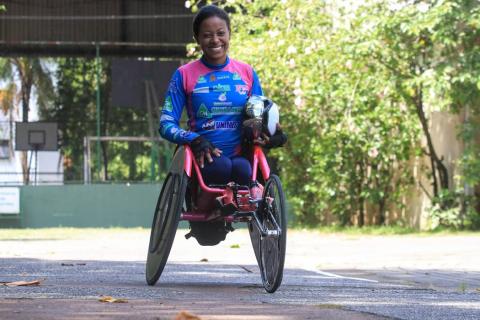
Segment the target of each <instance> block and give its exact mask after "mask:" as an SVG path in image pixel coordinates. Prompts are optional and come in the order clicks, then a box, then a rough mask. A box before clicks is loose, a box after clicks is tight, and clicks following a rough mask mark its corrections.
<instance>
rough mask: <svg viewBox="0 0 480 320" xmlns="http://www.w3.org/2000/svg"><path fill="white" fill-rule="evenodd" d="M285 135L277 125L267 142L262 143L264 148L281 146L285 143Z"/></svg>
mask: <svg viewBox="0 0 480 320" xmlns="http://www.w3.org/2000/svg"><path fill="white" fill-rule="evenodd" d="M287 140H288V138H287V135H286V134H285V133H283V131H282V129H281V128H280V126H278V127H277V131H276V132H275V134H274V135H273V136H271V137H270V138H269V139H268V142H267V143H266V144H265V145H264V148H266V149H273V148H278V147H281V146H283V145H284V144H285V143H287Z"/></svg>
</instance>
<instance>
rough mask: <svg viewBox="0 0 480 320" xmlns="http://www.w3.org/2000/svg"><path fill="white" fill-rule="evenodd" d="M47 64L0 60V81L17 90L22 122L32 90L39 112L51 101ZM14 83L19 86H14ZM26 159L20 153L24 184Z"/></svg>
mask: <svg viewBox="0 0 480 320" xmlns="http://www.w3.org/2000/svg"><path fill="white" fill-rule="evenodd" d="M47 62H48V60H42V59H40V58H20V57H12V58H3V59H0V80H3V81H5V82H6V83H7V87H8V88H10V90H16V89H18V95H19V97H20V101H21V105H22V122H28V113H29V111H30V98H31V96H32V90H33V89H35V92H36V96H37V103H38V106H39V109H40V110H45V109H46V107H47V105H48V103H49V102H50V101H52V100H53V96H54V89H53V82H52V77H51V75H50V72H49V70H48V67H47V66H46V63H47ZM16 83H18V84H19V86H16ZM13 88H15V89H13ZM11 101H13V100H11ZM27 158H28V157H27V152H22V159H21V162H22V171H23V182H24V183H25V184H28V182H29V175H28V160H27Z"/></svg>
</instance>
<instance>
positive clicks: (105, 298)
mask: <svg viewBox="0 0 480 320" xmlns="http://www.w3.org/2000/svg"><path fill="white" fill-rule="evenodd" d="M98 301H100V302H110V303H127V302H128V300H127V299H117V298H114V297H112V296H101V297H100V299H98Z"/></svg>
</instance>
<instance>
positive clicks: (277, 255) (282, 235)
mask: <svg viewBox="0 0 480 320" xmlns="http://www.w3.org/2000/svg"><path fill="white" fill-rule="evenodd" d="M262 207H263V208H262V211H263V212H262V224H263V229H264V230H265V231H267V233H269V234H268V235H266V236H262V237H260V246H259V247H260V248H259V249H260V250H259V251H260V255H259V256H260V259H259V260H260V261H259V266H260V272H261V275H262V282H263V287H264V288H265V290H266V291H267V292H269V293H273V292H275V291H276V290H277V289H278V287H279V286H280V284H281V283H282V278H283V267H284V263H285V250H286V246H287V212H286V207H285V195H284V193H283V189H282V183H281V182H280V179H279V178H278V176H276V175H273V174H272V175H271V176H270V179H268V181H267V183H266V185H265V189H264V194H263V203H262ZM272 234H273V235H272Z"/></svg>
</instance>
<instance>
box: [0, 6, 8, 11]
mask: <svg viewBox="0 0 480 320" xmlns="http://www.w3.org/2000/svg"><path fill="white" fill-rule="evenodd" d="M4 11H7V7H5V5H4V4H0V12H4Z"/></svg>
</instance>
